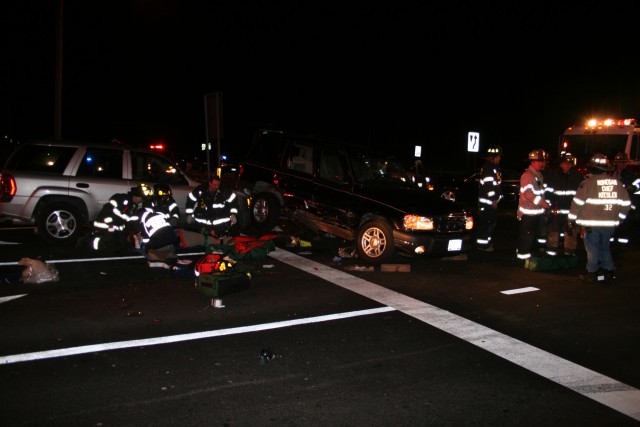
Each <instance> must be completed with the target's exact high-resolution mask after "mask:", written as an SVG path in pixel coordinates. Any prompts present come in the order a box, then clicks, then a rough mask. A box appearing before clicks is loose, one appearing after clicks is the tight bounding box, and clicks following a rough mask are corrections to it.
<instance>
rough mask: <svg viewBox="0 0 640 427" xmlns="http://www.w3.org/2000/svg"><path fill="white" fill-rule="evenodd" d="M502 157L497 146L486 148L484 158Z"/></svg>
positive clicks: (500, 148) (500, 150)
mask: <svg viewBox="0 0 640 427" xmlns="http://www.w3.org/2000/svg"><path fill="white" fill-rule="evenodd" d="M500 156H502V147H500V146H499V145H493V146H491V147H489V148H487V151H486V152H485V157H500Z"/></svg>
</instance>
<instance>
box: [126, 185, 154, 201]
mask: <svg viewBox="0 0 640 427" xmlns="http://www.w3.org/2000/svg"><path fill="white" fill-rule="evenodd" d="M131 195H132V196H136V197H143V198H144V197H149V196H153V190H152V189H151V188H149V186H148V185H147V184H145V183H140V184H138V185H136V186H135V187H131Z"/></svg>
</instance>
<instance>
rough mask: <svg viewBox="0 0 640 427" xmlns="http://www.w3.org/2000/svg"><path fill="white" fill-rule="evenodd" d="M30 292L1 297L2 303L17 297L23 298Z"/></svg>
mask: <svg viewBox="0 0 640 427" xmlns="http://www.w3.org/2000/svg"><path fill="white" fill-rule="evenodd" d="M27 295H29V294H22V295H11V296H8V297H0V304H2V303H3V302H7V301H11V300H14V299H17V298H22V297H26V296H27Z"/></svg>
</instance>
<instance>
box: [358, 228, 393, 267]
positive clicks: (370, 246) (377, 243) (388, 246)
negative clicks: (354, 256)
mask: <svg viewBox="0 0 640 427" xmlns="http://www.w3.org/2000/svg"><path fill="white" fill-rule="evenodd" d="M356 250H357V251H358V256H359V257H360V258H361V259H362V260H363V261H365V262H368V263H370V264H379V263H382V262H384V261H386V260H387V259H389V257H391V255H392V254H393V252H394V250H395V247H394V242H393V232H392V231H391V227H389V224H387V222H386V221H384V220H382V219H373V220H369V221H367V222H366V223H364V224H363V225H362V226H361V227H360V229H359V230H358V236H357V238H356Z"/></svg>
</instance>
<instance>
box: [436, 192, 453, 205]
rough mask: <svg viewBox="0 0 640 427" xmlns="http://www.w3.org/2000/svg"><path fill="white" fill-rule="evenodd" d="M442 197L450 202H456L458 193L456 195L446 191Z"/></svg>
mask: <svg viewBox="0 0 640 427" xmlns="http://www.w3.org/2000/svg"><path fill="white" fill-rule="evenodd" d="M440 197H442V198H443V199H445V200H448V201H450V202H454V203H455V201H456V193H454V192H453V191H451V190H445V191H443V192H442V194H441V195H440Z"/></svg>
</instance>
